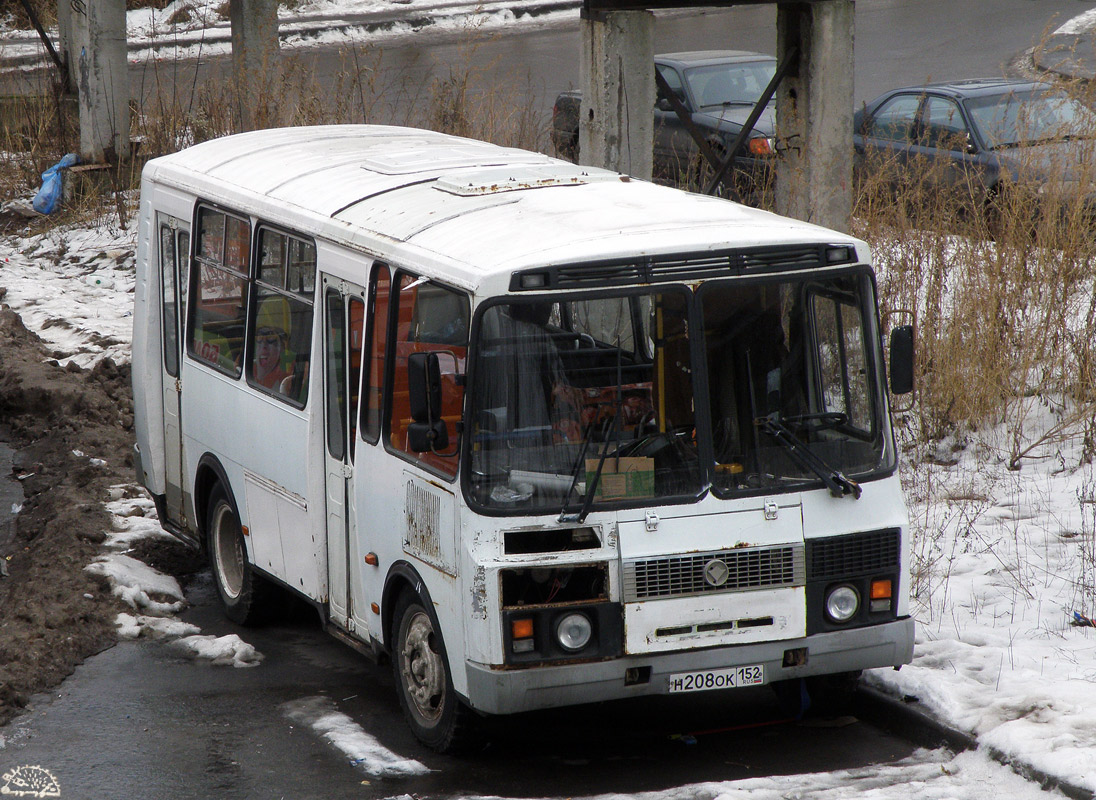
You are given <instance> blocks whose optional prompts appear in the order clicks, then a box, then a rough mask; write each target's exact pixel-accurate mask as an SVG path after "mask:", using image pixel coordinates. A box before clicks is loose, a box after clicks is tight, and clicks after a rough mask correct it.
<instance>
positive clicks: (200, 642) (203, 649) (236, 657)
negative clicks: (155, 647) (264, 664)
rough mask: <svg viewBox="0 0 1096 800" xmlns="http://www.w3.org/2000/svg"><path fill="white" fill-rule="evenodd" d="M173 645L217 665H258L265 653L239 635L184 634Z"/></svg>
mask: <svg viewBox="0 0 1096 800" xmlns="http://www.w3.org/2000/svg"><path fill="white" fill-rule="evenodd" d="M171 646H172V647H174V648H176V649H178V650H182V651H183V652H184V653H186V654H187V655H190V656H192V657H194V658H200V659H205V660H207V661H210V662H212V663H213V664H215V665H217V666H226V665H229V664H231V665H232V666H234V667H257V666H259V662H260V661H262V660H263V654H262V653H260V652H259V651H258V650H256V649H255V648H254V647H252V646H251V645H249V644H248V643H247V642H245V641H244V640H243V639H241V638H240V637H239V636H237V635H236V634H234V633H230V634H228V635H226V636H184V637H183V638H182V639H176V640H175V641H174V642H172V643H171Z"/></svg>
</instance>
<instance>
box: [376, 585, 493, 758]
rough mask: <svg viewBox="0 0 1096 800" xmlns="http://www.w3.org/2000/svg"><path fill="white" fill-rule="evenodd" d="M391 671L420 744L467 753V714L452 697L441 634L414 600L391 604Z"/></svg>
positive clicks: (470, 741) (473, 736)
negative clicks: (392, 630) (392, 614)
mask: <svg viewBox="0 0 1096 800" xmlns="http://www.w3.org/2000/svg"><path fill="white" fill-rule="evenodd" d="M393 618H394V619H395V621H396V629H395V633H396V636H395V643H394V647H393V652H392V670H393V672H394V674H395V678H396V686H397V690H398V692H399V696H400V706H401V707H402V708H403V714H404V717H405V718H406V719H407V722H408V725H410V727H411V730H412V732H413V733H414V734H415V738H417V739H418V740H419V741H420V742H422V743H423V744H424V745H426V746H427V747H429V748H431V749H432V750H436V751H437V752H439V753H453V752H467V751H468V750H470V749H473V748H474V747H475V745H476V744H477V743H478V736H477V733H476V730H475V728H476V726H475V725H474V722H475V719H474V715H473V712H472V710H471V709H470V708H468V706H466V705H465V704H464V703H463V702H461V700H460V698H459V697H457V695H456V693H455V692H454V691H453V681H452V678H451V677H450V675H449V666H448V663H447V661H446V657H445V648H444V645H443V644H442V639H441V632H440V630H439V629H438V627H437V623H436V621H435V619H434V616H433V615H432V614H431V613H429V612H428V611H427V609H426V608H425V607H424V605H423V604H422V602H421V601H420V600H419V598H418V597H417V596H416V595H414V594H413V593H411V592H404V593H403V594H402V595H401V596H400V599H399V600H398V601H397V604H396V611H395V615H394V617H393Z"/></svg>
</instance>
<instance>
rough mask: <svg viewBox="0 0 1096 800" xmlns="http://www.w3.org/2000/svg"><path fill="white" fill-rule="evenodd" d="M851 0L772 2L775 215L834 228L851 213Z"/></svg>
mask: <svg viewBox="0 0 1096 800" xmlns="http://www.w3.org/2000/svg"><path fill="white" fill-rule="evenodd" d="M853 11H854V0H816V2H811V3H806V2H797V3H787V2H782V3H779V4H778V5H777V14H776V28H777V45H776V51H777V57H778V58H784V57H785V55H786V54H787V52H788V50H789V49H790V48H791V47H795V48H796V49H797V51H798V63H796V64H794V65H793V66H792V68H791V70H790V71H789V72H788V75H787V77H786V78H785V79H784V80H783V81H782V82H781V84H780V86H779V88H778V89H777V92H776V139H777V148H778V149H779V150H780V154H779V158H778V161H777V168H776V198H775V199H776V210H777V212H778V213H781V214H785V215H787V216H790V217H797V218H799V219H803V220H807V221H808V222H814V223H817V224H819V225H824V226H826V227H828V228H835V229H837V230H840V231H844V230H848V226H849V216H850V214H851V213H852V114H853V30H854V27H853Z"/></svg>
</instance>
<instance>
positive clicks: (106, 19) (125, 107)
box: [68, 0, 129, 164]
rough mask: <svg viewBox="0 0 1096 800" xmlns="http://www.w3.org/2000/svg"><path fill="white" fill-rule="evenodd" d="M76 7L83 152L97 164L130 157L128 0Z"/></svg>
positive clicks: (73, 23)
mask: <svg viewBox="0 0 1096 800" xmlns="http://www.w3.org/2000/svg"><path fill="white" fill-rule="evenodd" d="M71 7H72V13H71V15H69V17H68V24H69V30H70V31H71V35H72V48H71V52H72V54H73V56H74V58H73V59H72V61H71V63H72V66H73V72H74V74H75V77H76V92H77V95H78V105H79V109H80V157H81V158H83V160H84V161H88V162H92V163H96V164H101V163H103V162H109V163H115V162H117V161H119V160H125V159H128V158H129V76H128V74H127V72H126V4H125V0H95V2H81V3H72V4H71Z"/></svg>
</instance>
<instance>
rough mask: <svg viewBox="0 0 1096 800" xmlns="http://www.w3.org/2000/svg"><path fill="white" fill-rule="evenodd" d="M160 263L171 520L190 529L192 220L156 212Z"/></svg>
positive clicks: (169, 512) (165, 424) (168, 490)
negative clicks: (186, 353)
mask: <svg viewBox="0 0 1096 800" xmlns="http://www.w3.org/2000/svg"><path fill="white" fill-rule="evenodd" d="M156 232H157V249H158V253H159V263H160V290H159V296H160V317H161V319H160V322H161V328H160V330H161V337H162V346H163V358H162V359H161V365H162V367H161V369H162V374H161V385H162V387H163V399H164V454H165V473H166V474H165V484H166V487H167V488H166V494H167V509H166V510H167V521H168V522H171V523H173V524H175V525H178V526H179V527H180V528H183V529H186V527H187V519H186V509H185V508H184V507H183V440H182V426H181V424H180V415H179V409H180V404H181V402H182V390H183V388H182V381H181V379H180V375H179V364H180V360H181V359H182V339H183V336H182V323H183V320H185V319H186V291H187V278H188V275H189V269H188V265H189V263H190V261H189V259H190V223H189V222H186V221H184V220H181V219H178V218H176V217H171V216H168V215H167V214H157V215H156Z"/></svg>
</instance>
